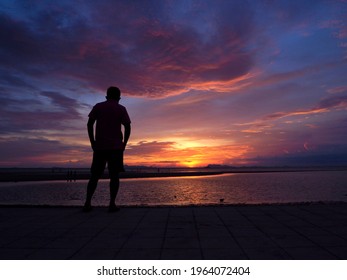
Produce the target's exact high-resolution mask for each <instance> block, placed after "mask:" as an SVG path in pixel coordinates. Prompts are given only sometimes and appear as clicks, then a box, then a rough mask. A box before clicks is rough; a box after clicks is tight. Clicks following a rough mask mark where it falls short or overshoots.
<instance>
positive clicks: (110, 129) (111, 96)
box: [83, 87, 131, 212]
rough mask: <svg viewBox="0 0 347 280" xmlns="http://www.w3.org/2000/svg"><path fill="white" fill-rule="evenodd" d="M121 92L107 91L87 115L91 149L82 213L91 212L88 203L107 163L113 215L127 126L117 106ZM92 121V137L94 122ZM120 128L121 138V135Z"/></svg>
mask: <svg viewBox="0 0 347 280" xmlns="http://www.w3.org/2000/svg"><path fill="white" fill-rule="evenodd" d="M120 95H121V92H120V90H119V88H117V87H109V88H108V89H107V96H106V101H104V102H100V103H97V104H96V105H95V106H94V107H93V109H92V110H91V112H90V113H89V115H88V116H89V120H88V124H87V128H88V136H89V140H90V144H91V146H92V149H93V151H94V152H93V162H92V166H91V169H90V171H91V177H90V179H89V182H88V186H87V197H86V201H85V204H84V206H83V211H84V212H89V211H90V210H91V209H92V206H91V201H92V197H93V194H94V192H95V190H96V187H97V184H98V181H99V179H100V178H101V176H102V174H103V172H104V170H105V167H106V163H107V168H108V171H109V176H110V205H109V212H116V211H118V210H119V208H118V207H117V206H116V203H115V201H116V197H117V193H118V189H119V172H123V171H124V166H123V152H124V150H125V147H126V145H127V143H128V140H129V137H130V132H131V126H130V123H131V121H130V118H129V115H128V112H127V110H126V108H125V107H124V106H122V105H120V104H119V100H120ZM95 122H96V129H95V137H94V123H95ZM122 125H123V126H124V138H123V133H122Z"/></svg>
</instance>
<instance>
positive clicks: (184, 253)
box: [161, 248, 203, 260]
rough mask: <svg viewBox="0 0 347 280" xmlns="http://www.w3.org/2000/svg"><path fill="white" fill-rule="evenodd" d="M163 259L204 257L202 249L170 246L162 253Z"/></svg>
mask: <svg viewBox="0 0 347 280" xmlns="http://www.w3.org/2000/svg"><path fill="white" fill-rule="evenodd" d="M161 259H162V260H201V259H203V256H202V253H201V250H200V249H191V248H189V249H184V248H179V249H175V248H169V249H165V250H164V251H163V252H162V254H161Z"/></svg>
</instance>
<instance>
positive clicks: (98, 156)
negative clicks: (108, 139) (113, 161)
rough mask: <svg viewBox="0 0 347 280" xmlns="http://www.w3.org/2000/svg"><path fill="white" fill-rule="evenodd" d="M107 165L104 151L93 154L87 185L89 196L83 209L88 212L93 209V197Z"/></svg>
mask: <svg viewBox="0 0 347 280" xmlns="http://www.w3.org/2000/svg"><path fill="white" fill-rule="evenodd" d="M105 166H106V160H105V158H104V154H103V153H102V152H94V154H93V162H92V166H91V169H90V171H91V177H90V179H89V182H88V185H87V197H86V202H85V204H84V206H83V211H85V212H88V211H90V210H91V205H92V197H93V195H94V192H95V190H96V187H97V185H98V181H99V179H100V178H101V176H102V173H103V172H104V169H105Z"/></svg>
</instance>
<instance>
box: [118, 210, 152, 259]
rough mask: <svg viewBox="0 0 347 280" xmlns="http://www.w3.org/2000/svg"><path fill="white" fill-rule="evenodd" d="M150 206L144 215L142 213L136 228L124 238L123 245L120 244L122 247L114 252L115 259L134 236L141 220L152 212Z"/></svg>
mask: <svg viewBox="0 0 347 280" xmlns="http://www.w3.org/2000/svg"><path fill="white" fill-rule="evenodd" d="M149 209H150V208H147V209H146V211H145V213H144V215H142V217H141V218H140V219H139V221H138V223H137V224H136V226H135V227H134V229H133V230H132V231H131V233H130V234H129V235H128V236H127V238H126V239H125V240H124V242H123V244H122V246H120V248H119V249H118V250H117V252H116V253H115V254H114V256H113V259H116V258H117V256H118V254H119V253H120V252H121V251H122V249H123V248H124V246H125V245H126V244H127V243H128V242H129V239H130V238H131V237H132V236H133V234H134V233H135V232H136V230H137V229H138V228H139V225H140V224H141V222H142V221H143V219H144V218H145V217H146V216H147V214H148V212H150V210H149Z"/></svg>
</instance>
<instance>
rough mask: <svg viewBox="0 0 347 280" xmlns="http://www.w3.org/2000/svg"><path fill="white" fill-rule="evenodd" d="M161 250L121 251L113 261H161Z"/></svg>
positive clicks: (137, 249)
mask: <svg viewBox="0 0 347 280" xmlns="http://www.w3.org/2000/svg"><path fill="white" fill-rule="evenodd" d="M160 253H161V250H160V249H152V248H147V249H139V248H136V249H125V248H123V249H121V250H120V251H119V252H118V253H117V254H116V255H115V256H114V257H113V259H116V260H159V259H160Z"/></svg>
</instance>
